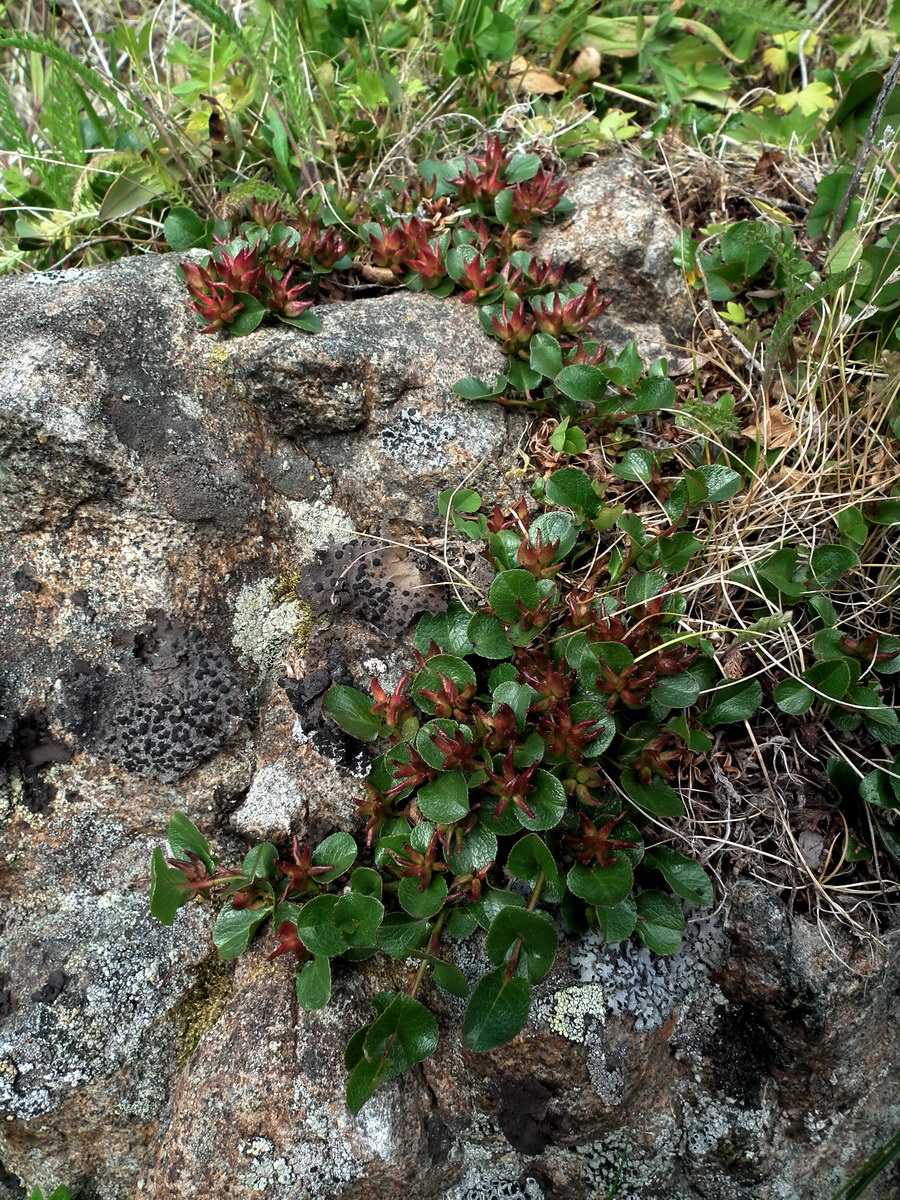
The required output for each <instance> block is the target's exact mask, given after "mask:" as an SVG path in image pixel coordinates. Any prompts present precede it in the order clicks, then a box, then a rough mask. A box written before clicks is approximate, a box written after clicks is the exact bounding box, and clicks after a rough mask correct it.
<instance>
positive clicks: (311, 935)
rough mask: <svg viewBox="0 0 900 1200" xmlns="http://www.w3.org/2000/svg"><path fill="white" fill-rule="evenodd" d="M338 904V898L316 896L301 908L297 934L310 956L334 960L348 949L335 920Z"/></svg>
mask: <svg viewBox="0 0 900 1200" xmlns="http://www.w3.org/2000/svg"><path fill="white" fill-rule="evenodd" d="M337 902H338V898H337V896H315V897H314V898H313V899H312V900H308V901H307V902H306V904H304V905H303V907H302V908H301V910H300V914H299V916H298V917H297V932H298V933H299V934H300V940H301V941H302V942H303V945H304V946H305V947H306V948H307V950H308V951H309V952H310V954H321V955H325V957H326V958H334V957H335V955H337V954H343V952H344V951H345V950H346V949H347V942H346V939H345V938H344V935H343V934H342V933H341V931H340V929H338V928H337V926H336V925H335V923H334V919H333V917H334V906H335V905H336V904H337Z"/></svg>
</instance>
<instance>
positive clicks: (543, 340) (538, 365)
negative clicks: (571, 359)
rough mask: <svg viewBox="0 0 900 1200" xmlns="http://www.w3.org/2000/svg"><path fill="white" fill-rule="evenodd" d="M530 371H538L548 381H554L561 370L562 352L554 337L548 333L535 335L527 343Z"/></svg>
mask: <svg viewBox="0 0 900 1200" xmlns="http://www.w3.org/2000/svg"><path fill="white" fill-rule="evenodd" d="M528 351H529V354H530V356H531V357H530V360H529V361H530V363H531V369H532V371H538V372H539V373H540V374H541V375H545V376H546V377H547V378H548V379H554V378H555V377H556V376H557V375H558V374H559V372H560V371H561V370H562V350H561V349H560V346H559V342H558V341H557V340H556V338H555V337H551V336H550V335H549V334H548V333H536V334H534V335H533V337H532V339H531V341H530V342H529V343H528Z"/></svg>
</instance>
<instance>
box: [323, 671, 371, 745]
mask: <svg viewBox="0 0 900 1200" xmlns="http://www.w3.org/2000/svg"><path fill="white" fill-rule="evenodd" d="M373 703H374V702H373V700H372V697H371V696H366V695H365V694H364V693H363V692H361V691H359V690H358V689H357V688H354V687H347V686H346V685H345V684H342V683H339V684H335V685H334V687H330V688H329V689H328V691H327V692H326V693H325V700H324V703H323V705H322V711H323V712H324V714H325V716H326V717H330V718H331V720H332V721H334V723H335V724H336V725H339V726H340V727H341V729H343V731H344V732H345V733H349V734H350V736H351V737H355V738H359V740H360V741H362V742H373V741H374V740H375V739H376V738H378V737H381V736H382V734H383V733H385V726H384V723H383V722H382V721H381V720H380V718H378V717H376V716H374V715H373V713H372V704H373Z"/></svg>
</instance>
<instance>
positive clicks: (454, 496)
mask: <svg viewBox="0 0 900 1200" xmlns="http://www.w3.org/2000/svg"><path fill="white" fill-rule="evenodd" d="M437 507H438V512H439V513H440V514H441V516H442V517H446V515H447V513H448V512H461V513H476V512H478V510H479V508H481V497H480V496H479V495H478V493H477V492H474V491H473V490H472V489H471V488H444V490H443V491H442V492H441V493H440V495H439V496H438V498H437Z"/></svg>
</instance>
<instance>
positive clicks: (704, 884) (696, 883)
mask: <svg viewBox="0 0 900 1200" xmlns="http://www.w3.org/2000/svg"><path fill="white" fill-rule="evenodd" d="M644 863H645V865H646V866H648V867H654V868H655V869H656V870H657V871H661V872H662V874H663V876H664V877H665V880H666V883H667V884H668V885H669V887H670V888H671V889H672V891H673V892H675V894H676V895H677V896H681V897H682V898H683V899H685V900H690V901H691V902H692V903H694V904H712V900H713V892H712V884H711V883H710V882H709V878H708V876H707V874H706V872H705V871H704V870H703V868H702V867H701V866H700V864H699V863H698V862H695V861H694V859H692V858H686V857H685V856H684V855H683V854H679V852H678V851H677V850H673V849H672V848H671V846H654V847H653V848H652V849H650V850H648V851H647V853H646V855H645V856H644Z"/></svg>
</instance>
